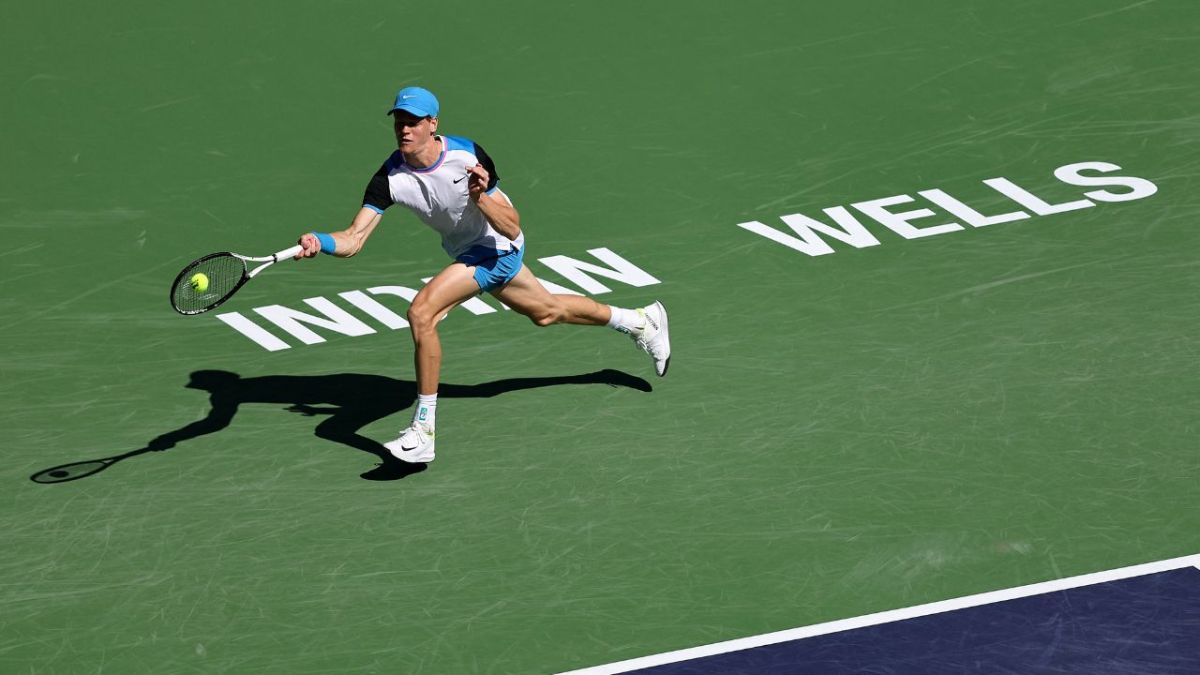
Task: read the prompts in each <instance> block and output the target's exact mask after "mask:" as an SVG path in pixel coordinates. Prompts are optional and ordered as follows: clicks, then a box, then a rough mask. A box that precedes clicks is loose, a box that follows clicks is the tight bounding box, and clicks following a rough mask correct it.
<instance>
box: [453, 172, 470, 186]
mask: <svg viewBox="0 0 1200 675" xmlns="http://www.w3.org/2000/svg"><path fill="white" fill-rule="evenodd" d="M470 175H471V174H467V176H470ZM467 176H463V177H462V178H459V179H458V180H456V181H454V184H455V185H458V184H459V183H461V182H462V179H463V178H466V177H467Z"/></svg>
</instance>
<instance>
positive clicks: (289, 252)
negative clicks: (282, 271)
mask: <svg viewBox="0 0 1200 675" xmlns="http://www.w3.org/2000/svg"><path fill="white" fill-rule="evenodd" d="M303 250H304V247H303V246H301V245H299V244H296V245H295V246H292V247H291V248H285V249H283V250H282V251H280V252H279V253H276V254H275V262H279V261H280V260H286V259H288V258H295V257H296V254H297V253H299V252H300V251H303Z"/></svg>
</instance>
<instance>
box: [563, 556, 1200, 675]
mask: <svg viewBox="0 0 1200 675" xmlns="http://www.w3.org/2000/svg"><path fill="white" fill-rule="evenodd" d="M1185 567H1196V568H1198V569H1200V554H1197V555H1189V556H1184V557H1182V558H1172V559H1170V560H1162V561H1159V562H1152V563H1145V564H1142V565H1133V566H1132V567H1122V568H1120V569H1115V570H1109V571H1107V572H1094V573H1092V574H1083V575H1080V576H1077V577H1068V578H1066V579H1054V580H1053V581H1043V582H1041V583H1037V584H1029V585H1028V586H1018V587H1016V588H1009V589H1005V590H1001V591H990V592H988V593H979V594H977V595H968V596H966V597H962V598H954V599H952V600H942V601H941V602H931V603H929V604H927V605H917V606H916V607H906V608H903V609H893V610H888V611H886V612H877V613H875V614H867V615H865V616H859V617H855V618H852V619H840V620H838V621H830V622H828V623H818V624H814V625H812V626H803V627H801V628H791V629H789V630H782V631H778V632H775V633H765V634H763V635H755V636H752V637H747V638H739V639H737V640H729V641H726V642H715V643H713V644H710V645H704V646H702V647H693V648H691V649H681V650H679V651H674V652H667V653H665V654H655V655H653V656H643V657H640V658H636V659H629V660H628V661H619V662H617V663H609V664H607V665H603V666H592V667H590V668H583V669H580V670H572V671H569V672H564V673H560V674H559V675H610V674H612V673H625V672H628V671H630V670H637V669H639V668H649V667H651V666H661V665H663V664H667V663H677V662H679V661H687V660H689V659H696V658H700V657H702V656H715V655H717V654H727V653H729V652H736V651H740V650H742V649H750V648H752V647H762V646H764V645H773V644H778V643H780V642H788V641H790V640H799V639H802V638H809V637H815V636H817V635H828V634H829V633H837V632H840V631H844V630H853V629H855V628H866V627H868V626H878V625H880V624H885V623H891V622H893V621H904V620H905V619H915V618H917V617H920V616H929V615H930V614H940V613H942V612H950V611H954V610H956V609H966V608H968V607H978V606H980V605H988V604H991V603H994V602H1004V601H1005V600H1016V599H1017V598H1027V597H1029V596H1032V595H1041V594H1043V593H1053V592H1054V591H1064V590H1067V589H1071V588H1080V587H1082V586H1091V585H1092V584H1101V583H1104V582H1107V581H1119V580H1121V579H1129V578H1132V577H1140V576H1144V575H1147V574H1155V573H1158V572H1169V571H1171V570H1177V569H1183V568H1185Z"/></svg>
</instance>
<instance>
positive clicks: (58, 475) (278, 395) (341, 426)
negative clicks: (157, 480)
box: [29, 369, 653, 484]
mask: <svg viewBox="0 0 1200 675" xmlns="http://www.w3.org/2000/svg"><path fill="white" fill-rule="evenodd" d="M583 384H602V385H607V386H610V387H621V388H629V389H636V390H638V391H643V392H649V391H652V389H653V388H652V387H651V386H650V383H649V382H647V381H646V380H644V379H642V378H640V377H636V376H634V375H630V374H628V373H624V372H621V371H619V370H612V369H606V370H599V371H596V372H592V373H584V374H581V375H566V376H554V377H522V378H509V379H503V380H495V381H492V382H484V383H481V384H465V385H464V384H447V383H443V384H441V385H440V386H439V387H438V396H439V397H441V398H491V397H493V396H499V395H501V394H506V393H509V392H514V391H521V390H524V389H537V388H542V387H555V386H565V385H583ZM185 386H186V387H187V388H189V389H198V390H201V391H207V392H208V394H209V402H210V403H211V405H212V408H211V410H210V411H209V413H208V415H206V416H205V417H204V418H203V419H200V420H196V421H195V422H191V423H189V424H186V425H184V426H182V427H180V428H178V429H175V430H173V431H168V432H166V433H164V434H161V435H159V436H157V437H155V438H154V439H152V440H151V441H150V442H148V443H147V444H146V447H144V448H139V449H137V450H133V451H131V452H127V453H124V454H121V455H114V456H112V457H107V458H103V459H98V460H86V461H83V462H74V463H71V464H61V465H59V466H55V467H51V468H49V469H43V470H41V471H39V472H37V473H35V474H33V475H32V476H30V477H29V479H30V480H32V481H33V482H35V483H43V484H51V483H66V482H70V481H73V480H78V479H80V478H86V477H88V476H94V475H96V474H98V473H100V472H101V471H103V470H105V469H108V468H109V467H111V466H112V465H113V464H116V463H117V462H119V461H122V460H125V459H128V458H130V457H135V456H138V455H142V454H145V453H148V452H158V451H163V450H168V449H171V448H174V447H175V446H177V445H178V444H180V443H183V442H185V441H188V440H191V439H194V438H199V437H201V436H205V435H208V434H212V433H216V432H219V431H221V430H223V429H225V428H226V427H228V426H229V425H230V423H231V422H232V421H233V418H234V417H235V416H236V415H237V412H238V409H239V408H240V407H241V406H242V405H245V404H276V405H283V406H284V408H283V409H284V410H286V411H288V412H291V413H298V414H301V415H305V416H308V417H325V419H324V420H322V421H321V422H320V423H318V424H317V425H316V427H315V428H314V429H313V434H314V435H315V436H317V437H319V438H323V439H325V440H328V441H332V442H334V443H339V444H341V445H345V446H349V447H351V448H354V449H356V450H361V451H363V452H366V453H369V454H371V455H374V456H375V458H376V459H377V460H378V465H377V466H376V467H375V468H373V469H371V470H370V471H367V472H366V473H363V474H362V475H361V477H362V478H364V479H366V480H372V481H390V480H399V479H402V478H405V477H407V476H410V475H412V474H414V473H420V472H421V471H424V470H425V467H426V465H425V464H409V463H407V462H401V461H399V460H397V459H395V458H394V457H392V455H391V454H390V453H389V452H388V451H387V449H386V448H384V447H383V444H381V443H380V442H379V441H376V440H374V439H371V438H368V437H366V436H363V435H361V434H360V433H358V432H359V430H360V429H362V428H363V427H365V426H367V425H369V424H371V423H373V422H376V421H379V420H382V419H384V418H386V417H389V416H391V415H394V414H396V413H399V412H401V411H403V410H405V409H407V408H409V407H411V406H412V405H413V403H415V402H416V399H417V386H416V383H415V382H412V381H410V380H397V379H394V378H390V377H386V376H383V375H367V374H360V373H340V374H334V375H267V376H262V377H241V376H240V375H238V374H237V373H232V372H228V371H223V370H199V371H196V372H193V373H192V374H191V376H190V380H189V381H188V383H187V385H185Z"/></svg>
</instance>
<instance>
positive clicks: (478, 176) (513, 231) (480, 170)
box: [467, 145, 521, 239]
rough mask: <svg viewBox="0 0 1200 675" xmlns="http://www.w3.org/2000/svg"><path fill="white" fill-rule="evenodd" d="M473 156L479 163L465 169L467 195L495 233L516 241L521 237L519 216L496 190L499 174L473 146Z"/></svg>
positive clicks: (483, 153)
mask: <svg viewBox="0 0 1200 675" xmlns="http://www.w3.org/2000/svg"><path fill="white" fill-rule="evenodd" d="M475 156H476V157H478V158H479V162H478V163H476V164H475V166H473V167H471V168H469V169H467V172H468V174H469V175H470V178H469V179H467V193H468V194H469V195H470V197H471V201H473V202H475V204H476V205H477V206H478V207H479V210H480V211H482V212H483V215H484V217H486V218H487V219H488V222H489V223H491V224H492V227H494V228H496V231H497V232H499V233H500V234H502V235H504V236H506V237H508V238H509V239H516V238H517V237H519V236H521V214H519V213H517V209H516V207H514V206H513V205H512V202H510V201H508V199H507V198H506V197H505V196H504V193H503V192H501V191H500V189H499V188H498V184H499V181H500V174H499V173H498V172H497V171H496V165H495V164H494V163H493V162H492V158H491V157H488V154H487V153H486V152H484V150H483V148H481V147H479V145H476V146H475Z"/></svg>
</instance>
